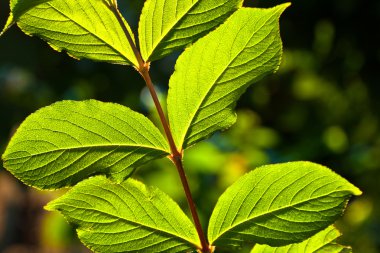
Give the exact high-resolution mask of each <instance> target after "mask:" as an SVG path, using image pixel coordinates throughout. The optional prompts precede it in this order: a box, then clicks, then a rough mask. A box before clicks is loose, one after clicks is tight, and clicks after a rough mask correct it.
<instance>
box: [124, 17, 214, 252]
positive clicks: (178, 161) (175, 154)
mask: <svg viewBox="0 0 380 253" xmlns="http://www.w3.org/2000/svg"><path fill="white" fill-rule="evenodd" d="M117 16H118V15H117ZM123 28H124V32H125V34H126V35H127V39H128V42H129V44H130V45H131V47H132V50H133V52H134V54H135V56H136V59H137V61H138V63H139V66H135V68H136V69H137V71H138V72H139V73H140V74H141V76H142V77H143V78H144V80H145V84H146V86H147V87H148V89H149V92H150V95H151V96H152V98H153V102H154V105H155V106H156V109H157V112H158V115H159V117H160V121H161V124H162V126H163V128H164V131H165V135H166V138H167V140H168V142H169V146H170V151H171V155H170V159H171V160H172V162H173V163H174V165H175V167H176V168H177V171H178V174H179V177H180V179H181V183H182V186H183V189H184V191H185V195H186V199H187V203H188V205H189V208H190V212H191V216H192V217H193V221H194V224H195V228H196V230H197V233H198V237H199V240H200V242H201V249H200V250H201V251H202V252H203V253H210V252H211V250H210V246H209V245H208V243H207V239H206V236H205V234H204V232H203V229H202V225H201V223H200V221H199V217H198V213H197V209H196V207H195V204H194V200H193V197H192V196H191V191H190V187H189V183H188V181H187V178H186V174H185V170H184V169H183V164H182V152H181V151H179V150H178V148H177V146H176V144H175V142H174V139H173V135H172V132H171V131H170V127H169V124H168V121H167V120H166V117H165V114H164V111H163V110H162V107H161V104H160V101H159V99H158V97H157V93H156V90H155V89H154V86H153V83H152V79H151V78H150V73H149V67H150V63H149V62H145V61H144V60H143V59H142V57H141V54H140V52H139V50H138V49H137V47H136V45H135V44H134V42H133V40H132V38H131V35H130V34H129V32H128V30H127V28H126V27H124V26H123Z"/></svg>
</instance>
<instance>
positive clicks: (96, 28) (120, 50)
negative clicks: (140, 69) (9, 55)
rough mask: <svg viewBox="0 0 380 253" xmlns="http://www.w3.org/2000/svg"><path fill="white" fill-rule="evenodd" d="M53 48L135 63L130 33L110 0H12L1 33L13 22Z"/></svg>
mask: <svg viewBox="0 0 380 253" xmlns="http://www.w3.org/2000/svg"><path fill="white" fill-rule="evenodd" d="M16 22H17V24H18V26H19V27H20V28H21V30H22V31H23V32H25V33H26V34H28V35H36V36H38V37H41V38H42V39H44V40H45V41H47V42H48V43H49V45H50V46H51V47H52V48H54V49H55V50H57V51H62V50H63V51H67V53H68V54H69V55H71V56H73V57H75V58H79V59H81V58H88V59H91V60H95V61H105V62H110V63H116V64H127V65H134V66H138V65H139V64H138V60H137V58H136V56H135V54H134V52H133V49H132V47H131V44H130V41H131V42H132V43H134V35H133V33H132V32H131V29H130V28H129V26H128V24H127V22H126V21H125V20H124V18H123V17H122V16H121V14H120V13H119V11H118V9H117V6H116V1H111V0H33V1H31V0H12V1H11V14H10V17H9V19H8V21H7V24H6V26H5V28H4V30H3V32H2V33H4V32H5V31H6V30H7V29H8V28H9V27H10V26H11V25H12V24H14V23H16Z"/></svg>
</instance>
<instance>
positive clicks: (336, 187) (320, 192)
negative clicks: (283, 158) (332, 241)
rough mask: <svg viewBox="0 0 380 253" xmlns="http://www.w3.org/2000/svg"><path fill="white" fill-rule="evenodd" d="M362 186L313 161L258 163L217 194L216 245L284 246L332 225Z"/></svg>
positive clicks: (212, 235)
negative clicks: (265, 164)
mask: <svg viewBox="0 0 380 253" xmlns="http://www.w3.org/2000/svg"><path fill="white" fill-rule="evenodd" d="M360 194H361V191H360V190H359V189H358V188H356V187H355V186H353V185H352V184H350V183H349V182H348V181H347V180H345V179H344V178H342V177H340V176H339V175H337V174H335V173H334V172H333V171H331V170H330V169H328V168H326V167H323V166H321V165H318V164H314V163H310V162H290V163H283V164H274V165H268V166H263V167H259V168H257V169H255V170H253V171H252V172H250V173H248V174H246V175H245V176H243V177H242V178H241V179H239V180H238V181H237V182H235V183H234V184H233V185H232V186H231V187H229V188H228V189H227V190H226V192H225V193H223V194H222V196H221V197H220V198H219V200H218V203H217V204H216V206H215V209H214V211H213V213H212V215H211V218H210V223H209V228H208V238H209V241H210V243H211V244H213V245H215V246H229V247H239V246H241V245H242V244H244V243H248V244H254V243H261V244H268V245H271V246H282V245H287V244H290V243H296V242H301V241H303V240H305V239H307V238H309V237H310V236H312V235H314V234H316V233H317V232H318V231H321V230H322V229H324V228H326V227H327V226H329V225H331V224H332V223H333V222H334V221H335V220H336V219H337V218H338V217H339V216H340V215H341V214H342V213H343V211H344V209H345V207H346V204H347V201H348V199H349V197H350V196H351V195H360Z"/></svg>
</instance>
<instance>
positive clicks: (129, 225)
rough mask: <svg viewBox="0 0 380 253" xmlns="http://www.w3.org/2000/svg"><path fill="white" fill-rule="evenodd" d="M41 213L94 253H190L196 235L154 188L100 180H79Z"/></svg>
mask: <svg viewBox="0 0 380 253" xmlns="http://www.w3.org/2000/svg"><path fill="white" fill-rule="evenodd" d="M46 209H48V210H57V211H59V212H61V213H62V214H63V215H64V216H65V217H66V218H67V219H68V221H69V222H71V223H74V224H75V225H76V226H77V232H78V236H79V239H80V240H81V241H82V242H83V243H84V244H85V245H86V246H87V247H89V248H90V249H91V250H93V251H95V252H107V253H109V252H141V253H143V252H147V253H151V252H173V253H177V252H191V250H194V249H196V248H200V246H199V245H200V242H199V240H198V236H197V232H196V230H195V228H194V226H193V225H192V223H191V222H190V220H189V219H188V218H187V216H186V215H185V214H184V213H183V212H182V210H181V209H180V208H179V207H178V205H177V204H176V203H175V202H174V201H173V200H172V199H171V198H169V197H168V196H167V195H166V194H165V193H163V192H162V191H160V190H159V189H157V188H147V187H146V186H145V185H144V184H142V183H140V182H138V181H136V180H133V179H128V180H126V181H124V182H122V183H121V184H118V183H114V182H112V181H110V180H108V179H106V178H105V177H103V176H97V177H93V178H90V179H88V180H85V181H83V182H81V183H79V184H78V185H76V186H74V187H73V188H72V189H71V190H70V191H69V192H67V193H66V194H65V195H63V196H62V197H60V198H58V199H56V200H54V201H52V202H50V203H49V204H48V205H47V206H46Z"/></svg>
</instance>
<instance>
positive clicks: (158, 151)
mask: <svg viewBox="0 0 380 253" xmlns="http://www.w3.org/2000/svg"><path fill="white" fill-rule="evenodd" d="M168 150H169V147H168V144H167V142H166V141H165V139H164V138H163V136H162V135H161V133H160V132H159V130H158V129H157V128H156V127H155V126H154V125H153V124H152V123H151V122H150V121H149V120H148V119H147V118H145V117H144V116H143V115H141V114H139V113H136V112H133V111H131V110H130V109H128V108H127V107H124V106H121V105H118V104H113V103H103V102H99V101H96V100H88V101H82V102H75V101H62V102H58V103H55V104H53V105H51V106H47V107H44V108H42V109H40V110H38V111H37V112H35V113H33V114H32V115H30V116H29V117H28V118H27V119H26V120H25V121H24V122H23V123H22V124H21V126H20V127H19V129H18V130H17V132H16V134H15V135H14V136H13V138H12V139H11V141H10V143H9V145H8V147H7V149H6V150H5V153H4V154H3V160H4V167H5V168H6V169H8V170H9V171H10V172H11V173H12V174H14V175H15V176H16V177H17V178H19V179H20V180H21V181H23V182H24V183H25V184H27V185H30V186H34V187H37V188H43V189H54V188H60V187H64V186H71V185H74V184H76V183H77V182H79V181H81V180H83V179H85V178H87V177H88V176H90V175H94V174H106V175H110V176H111V177H113V178H115V179H116V180H118V181H120V180H123V179H125V178H126V177H128V176H129V175H130V174H131V173H132V172H133V171H134V169H135V168H136V167H138V166H139V165H142V164H144V163H146V162H148V161H150V160H152V159H156V158H160V157H163V156H165V155H168V153H169V151H168Z"/></svg>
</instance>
